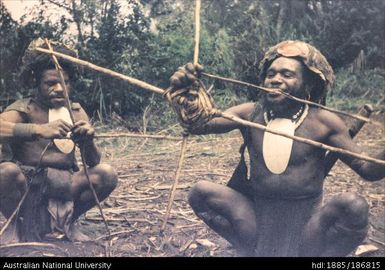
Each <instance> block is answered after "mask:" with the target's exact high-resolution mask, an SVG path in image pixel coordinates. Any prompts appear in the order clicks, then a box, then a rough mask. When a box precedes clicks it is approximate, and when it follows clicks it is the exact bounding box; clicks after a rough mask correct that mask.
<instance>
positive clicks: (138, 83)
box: [35, 48, 383, 164]
mask: <svg viewBox="0 0 385 270" xmlns="http://www.w3.org/2000/svg"><path fill="white" fill-rule="evenodd" d="M35 50H37V51H40V52H43V53H50V51H48V50H45V49H41V48H36V49H35ZM52 54H54V55H56V56H59V57H62V58H64V59H67V60H69V61H72V62H74V63H77V64H79V65H82V66H86V67H88V68H91V69H95V70H97V71H100V72H103V73H105V74H109V75H111V76H113V77H116V78H120V79H122V80H125V81H127V82H129V83H131V80H135V83H132V84H134V85H135V86H138V87H140V88H142V89H144V90H148V91H152V92H156V93H159V94H163V93H164V90H163V89H161V88H158V87H156V86H152V85H150V84H148V83H145V82H142V81H140V80H136V79H133V78H131V77H128V76H125V75H122V74H119V73H117V72H114V71H111V70H109V69H105V68H101V67H98V66H96V65H94V64H91V63H89V62H86V61H83V60H79V59H77V58H74V57H71V56H68V55H65V54H61V53H57V52H52ZM77 60H79V61H77ZM96 67H97V68H96ZM250 86H251V85H250ZM227 119H229V118H227ZM238 119H240V118H238ZM356 119H359V120H362V121H365V122H367V120H366V119H364V118H362V117H358V118H356ZM230 120H233V121H235V122H238V123H240V124H242V125H246V126H247V125H248V126H252V127H254V128H258V127H256V126H253V125H252V124H254V123H252V122H249V121H245V120H242V119H240V120H242V122H239V121H237V120H234V119H230ZM245 123H247V124H245ZM250 124H251V125H250ZM260 126H262V125H260ZM262 127H263V130H266V127H265V126H262ZM267 131H269V130H267ZM278 135H280V134H278ZM282 136H284V135H282ZM296 138H300V137H296ZM296 138H292V139H293V140H297V139H296ZM302 142H303V143H307V142H305V141H302ZM312 145H313V144H312ZM313 146H316V147H320V148H323V147H322V146H320V145H319V144H317V145H313ZM336 149H338V148H336ZM326 150H329V151H333V150H330V149H326ZM333 152H336V151H333ZM345 154H346V155H349V154H348V153H345ZM353 156H354V157H357V154H354V155H353ZM359 158H361V159H364V160H367V161H373V160H376V161H377V163H380V164H383V161H382V160H379V159H373V158H368V157H366V156H364V155H360V157H359ZM369 159H370V160H369ZM373 162H375V161H373Z"/></svg>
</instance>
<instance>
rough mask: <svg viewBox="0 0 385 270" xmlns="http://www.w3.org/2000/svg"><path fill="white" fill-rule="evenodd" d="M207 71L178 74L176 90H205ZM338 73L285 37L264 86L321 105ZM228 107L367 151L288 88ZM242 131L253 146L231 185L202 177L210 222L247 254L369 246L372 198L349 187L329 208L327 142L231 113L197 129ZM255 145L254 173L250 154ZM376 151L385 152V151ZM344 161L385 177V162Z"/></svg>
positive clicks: (199, 199) (202, 206)
mask: <svg viewBox="0 0 385 270" xmlns="http://www.w3.org/2000/svg"><path fill="white" fill-rule="evenodd" d="M200 72H202V67H201V66H200V65H193V64H187V65H185V66H184V67H181V68H179V70H178V71H177V72H175V73H174V75H173V76H172V77H171V79H170V81H171V86H172V88H173V89H183V88H189V87H192V86H193V85H195V87H196V85H197V83H196V82H197V78H198V77H199V74H200ZM333 80H334V75H333V70H332V68H331V67H330V65H329V63H328V62H327V60H326V59H325V57H324V56H323V55H322V54H321V53H320V52H319V51H318V50H317V49H316V48H314V47H313V46H311V45H309V44H307V43H304V42H301V41H284V42H281V43H279V44H277V45H276V46H274V47H272V48H271V49H269V50H268V51H267V52H266V54H265V57H264V59H263V60H262V62H261V64H260V81H261V82H262V83H263V86H265V87H269V88H276V89H277V88H278V89H281V90H282V91H284V92H286V93H288V94H290V95H292V96H295V97H298V98H301V99H307V100H310V101H313V102H318V103H324V102H325V98H326V92H327V89H328V88H329V87H330V85H331V84H332V82H333ZM192 102H193V101H192ZM185 111H188V108H186V109H185ZM225 112H226V113H228V114H231V115H234V116H237V117H239V118H241V119H244V120H248V121H252V122H255V123H258V124H263V125H266V126H267V127H268V128H270V129H273V130H277V131H281V132H284V133H286V134H289V135H295V136H299V137H304V138H308V139H311V140H314V141H318V142H321V143H324V144H327V145H331V146H334V147H338V148H342V149H346V150H349V151H352V152H355V153H361V152H362V151H361V150H360V149H359V147H358V146H357V145H356V144H355V143H354V142H353V141H352V139H351V137H350V136H349V132H348V128H347V127H346V126H345V124H344V122H343V121H342V120H341V119H340V118H339V117H338V116H337V115H335V114H334V113H331V112H329V111H326V110H323V109H320V108H318V107H315V106H308V105H305V104H303V103H300V102H297V101H294V100H292V99H289V98H287V97H286V96H284V95H280V94H278V93H277V94H276V93H268V94H263V96H262V100H261V102H260V104H258V103H256V104H255V103H245V104H241V105H238V106H235V107H232V108H230V109H228V110H226V111H225ZM184 124H185V125H186V126H188V123H184ZM234 129H239V130H240V131H241V133H242V136H243V139H244V145H243V147H241V153H242V157H241V162H240V164H239V165H238V167H237V168H236V170H235V172H234V174H233V176H232V178H231V180H230V181H229V183H228V185H227V186H223V185H220V184H216V183H212V182H209V181H199V182H198V183H197V184H196V185H195V186H194V187H193V188H192V189H191V191H190V193H189V203H190V205H191V207H192V208H193V210H194V212H195V213H196V214H197V216H198V217H200V218H201V219H202V220H203V221H204V222H205V223H206V224H207V225H208V226H209V227H210V228H212V229H213V230H214V231H216V232H217V233H218V234H220V235H221V236H222V237H224V238H225V239H226V240H228V241H229V242H230V243H231V244H232V245H233V246H234V247H235V248H236V249H237V250H238V251H239V252H240V254H241V255H243V256H290V257H292V256H345V255H347V254H349V253H350V252H351V251H353V250H354V249H355V248H356V247H357V246H358V245H359V244H360V243H361V241H362V240H363V239H364V238H365V236H366V234H367V230H368V204H367V202H366V200H365V199H364V198H363V197H361V196H359V195H357V194H355V193H352V192H349V193H344V194H340V195H338V196H334V197H332V198H331V199H330V200H329V201H328V202H327V203H325V204H324V205H322V196H323V183H324V179H325V171H324V165H325V150H324V149H321V148H316V147H314V146H311V145H308V144H304V143H300V142H297V141H293V140H292V139H288V138H286V137H283V136H278V135H274V134H272V133H269V132H265V131H262V130H258V129H251V128H246V127H244V126H242V125H240V124H238V123H236V122H233V121H230V120H227V119H224V118H221V117H217V118H214V119H212V120H210V121H209V122H208V123H207V124H204V125H202V126H200V127H191V128H188V130H189V132H190V133H192V134H212V133H225V132H229V131H231V130H234ZM245 147H246V148H247V149H248V152H249V156H250V178H247V169H246V165H245V162H244V158H243V151H244V149H245ZM376 157H377V158H379V159H385V151H382V152H381V153H379V154H377V155H376ZM339 158H340V159H341V160H342V161H343V162H344V163H345V164H347V165H348V166H349V167H351V168H352V169H353V170H354V171H355V172H356V173H358V174H359V175H360V176H362V177H363V178H365V179H366V180H369V181H376V180H380V179H382V178H383V177H384V176H385V170H384V166H381V165H378V164H374V163H370V162H366V161H363V160H360V159H357V158H352V157H351V156H347V155H339Z"/></svg>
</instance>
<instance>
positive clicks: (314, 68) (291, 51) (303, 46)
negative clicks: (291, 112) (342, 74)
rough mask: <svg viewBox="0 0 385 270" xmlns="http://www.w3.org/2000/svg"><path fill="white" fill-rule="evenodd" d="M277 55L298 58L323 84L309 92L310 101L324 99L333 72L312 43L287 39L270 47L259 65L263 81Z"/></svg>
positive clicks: (332, 78)
mask: <svg viewBox="0 0 385 270" xmlns="http://www.w3.org/2000/svg"><path fill="white" fill-rule="evenodd" d="M278 57H288V58H295V59H298V60H300V61H301V62H302V63H303V64H304V65H305V66H306V67H307V68H308V69H309V70H310V71H311V72H312V73H314V74H315V75H316V76H318V77H319V78H320V79H321V80H322V82H323V86H322V87H319V88H318V89H317V90H316V91H317V92H318V93H311V94H312V95H313V96H312V101H314V102H320V101H321V100H323V99H325V97H326V93H327V91H329V90H330V88H331V86H332V84H333V83H334V79H335V77H334V72H333V69H332V67H331V66H330V64H329V62H328V61H327V60H326V58H325V56H323V55H322V53H321V52H320V51H319V50H317V49H316V48H315V47H313V46H312V45H310V44H308V43H306V42H303V41H299V40H287V41H283V42H281V43H278V44H277V45H275V46H273V47H271V48H270V49H269V50H268V51H267V52H266V53H265V56H264V57H263V59H262V61H261V63H260V65H259V70H260V73H259V79H260V80H261V81H263V80H264V79H265V76H266V71H267V69H268V67H269V66H270V64H271V63H272V62H273V61H274V60H275V59H277V58H278Z"/></svg>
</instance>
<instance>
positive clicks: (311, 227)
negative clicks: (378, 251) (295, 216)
mask: <svg viewBox="0 0 385 270" xmlns="http://www.w3.org/2000/svg"><path fill="white" fill-rule="evenodd" d="M368 211H369V206H368V204H367V202H366V200H365V199H364V198H362V197H361V196H359V195H357V194H355V193H344V194H342V195H339V196H335V197H333V198H332V199H331V200H330V201H329V202H328V203H327V204H325V205H324V206H323V207H322V208H321V210H320V211H319V212H317V213H315V214H314V215H313V216H312V218H311V219H310V220H309V222H308V223H307V225H306V227H305V230H304V235H303V243H302V246H301V249H300V256H304V257H306V256H311V257H342V256H346V255H348V254H349V253H350V252H352V251H353V250H354V249H355V248H356V247H357V246H358V245H359V244H360V243H361V242H362V241H363V240H364V239H365V237H366V234H367V231H368Z"/></svg>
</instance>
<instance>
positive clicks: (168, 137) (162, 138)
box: [95, 133, 181, 141]
mask: <svg viewBox="0 0 385 270" xmlns="http://www.w3.org/2000/svg"><path fill="white" fill-rule="evenodd" d="M115 137H118V138H119V137H131V138H147V139H154V140H170V141H180V140H181V138H179V137H171V136H162V135H144V134H133V133H116V134H108V133H105V134H98V135H95V138H98V139H101V138H115Z"/></svg>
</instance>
